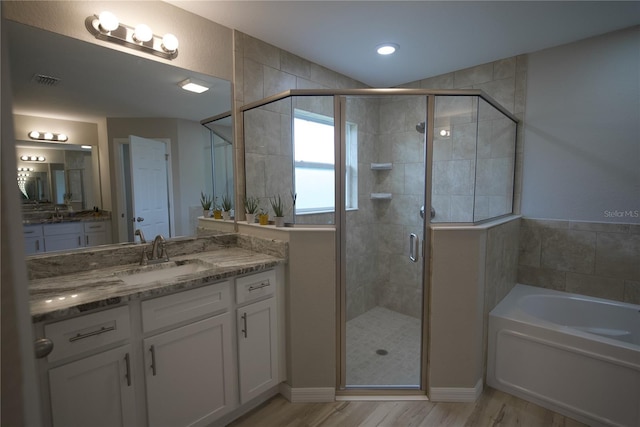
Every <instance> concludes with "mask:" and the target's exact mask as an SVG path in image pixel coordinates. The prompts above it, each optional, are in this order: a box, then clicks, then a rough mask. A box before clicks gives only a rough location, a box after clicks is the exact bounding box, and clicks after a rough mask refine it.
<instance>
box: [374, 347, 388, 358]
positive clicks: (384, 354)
mask: <svg viewBox="0 0 640 427" xmlns="http://www.w3.org/2000/svg"><path fill="white" fill-rule="evenodd" d="M376 354H377V355H379V356H386V355H387V354H389V352H388V351H387V350H385V349H383V348H381V349H379V350H376Z"/></svg>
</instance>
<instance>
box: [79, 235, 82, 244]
mask: <svg viewBox="0 0 640 427" xmlns="http://www.w3.org/2000/svg"><path fill="white" fill-rule="evenodd" d="M81 239H82V238H81V237H80V236H78V246H82V240H81Z"/></svg>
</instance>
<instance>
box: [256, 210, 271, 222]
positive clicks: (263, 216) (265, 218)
mask: <svg viewBox="0 0 640 427" xmlns="http://www.w3.org/2000/svg"><path fill="white" fill-rule="evenodd" d="M257 215H258V222H259V223H260V225H267V224H269V214H268V213H267V211H265V210H264V209H262V208H259V209H258V212H257Z"/></svg>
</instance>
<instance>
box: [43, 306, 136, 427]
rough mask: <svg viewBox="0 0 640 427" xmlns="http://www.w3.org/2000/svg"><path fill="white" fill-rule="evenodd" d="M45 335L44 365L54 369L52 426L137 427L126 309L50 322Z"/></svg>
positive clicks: (51, 380)
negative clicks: (48, 348)
mask: <svg viewBox="0 0 640 427" xmlns="http://www.w3.org/2000/svg"><path fill="white" fill-rule="evenodd" d="M44 333H45V336H47V338H49V339H50V340H51V341H52V342H53V351H52V352H51V353H50V354H49V355H48V356H47V360H48V362H50V363H52V366H54V367H52V368H51V369H49V370H48V380H49V394H50V402H51V422H52V425H53V426H54V427H73V426H78V427H85V426H89V425H91V426H105V427H107V426H135V425H137V420H136V406H135V391H134V383H133V361H132V352H131V345H130V344H129V343H127V341H128V339H129V337H130V320H129V308H128V307H126V306H124V307H118V308H113V309H110V310H105V311H100V312H96V313H91V314H88V315H86V316H80V317H75V318H72V319H68V320H63V321H60V322H56V323H51V324H49V325H46V326H45V327H44ZM117 344H122V345H120V346H118V347H116V348H112V347H113V345H117ZM87 354H89V355H87ZM85 355H87V356H85ZM68 360H71V361H70V362H66V361H68ZM59 362H62V363H64V364H60V363H59Z"/></svg>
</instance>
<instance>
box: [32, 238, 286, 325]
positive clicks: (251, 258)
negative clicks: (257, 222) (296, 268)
mask: <svg viewBox="0 0 640 427" xmlns="http://www.w3.org/2000/svg"><path fill="white" fill-rule="evenodd" d="M171 259H172V260H173V261H184V260H190V261H192V262H193V261H195V262H198V263H199V264H200V265H204V266H206V267H209V268H208V269H207V270H205V271H200V272H197V273H193V274H188V275H183V276H179V277H176V278H174V279H168V280H158V281H154V282H146V283H141V284H133V285H132V284H126V283H125V282H124V281H122V280H121V279H120V276H119V275H122V274H123V273H125V272H126V271H127V270H130V269H132V268H134V269H135V268H136V267H137V266H136V264H128V265H119V266H114V267H108V268H102V269H97V270H90V271H84V272H81V273H74V274H67V275H62V276H57V277H48V278H42V279H35V280H31V281H30V283H29V295H30V307H31V316H32V320H33V322H34V323H35V322H40V321H45V320H52V319H59V318H63V317H66V316H69V315H75V314H79V313H82V312H85V311H89V310H93V309H96V308H100V307H108V306H112V305H119V304H122V303H125V302H127V301H131V300H134V299H141V298H149V297H157V296H160V295H164V294H168V293H171V292H175V291H177V290H184V289H188V288H191V287H197V286H201V285H204V284H206V283H209V282H212V281H219V280H223V279H226V278H229V277H234V276H237V275H242V274H246V273H252V272H257V271H261V270H264V269H267V268H271V267H275V266H276V265H278V264H281V263H283V262H285V260H284V259H283V258H277V257H273V256H270V255H265V254H260V253H257V252H252V251H248V250H246V249H240V248H237V247H227V248H223V247H218V248H210V250H208V251H205V252H198V253H194V254H189V255H182V256H176V257H172V258H171ZM150 267H151V268H152V269H155V268H156V267H157V268H162V267H163V266H162V264H156V265H153V266H150ZM155 271H157V270H155Z"/></svg>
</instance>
